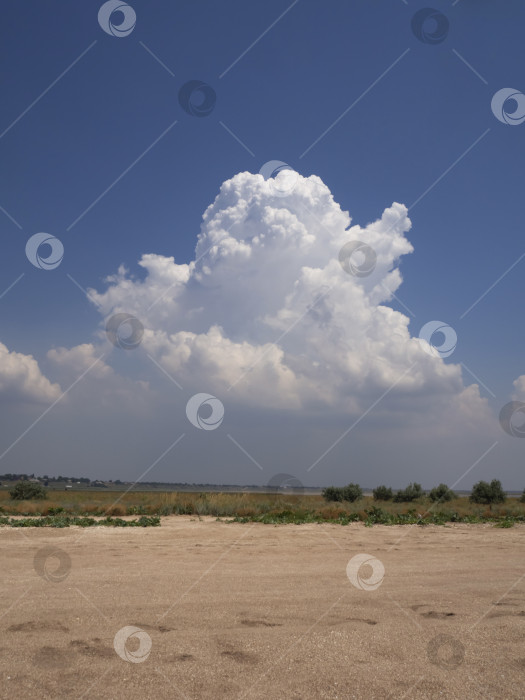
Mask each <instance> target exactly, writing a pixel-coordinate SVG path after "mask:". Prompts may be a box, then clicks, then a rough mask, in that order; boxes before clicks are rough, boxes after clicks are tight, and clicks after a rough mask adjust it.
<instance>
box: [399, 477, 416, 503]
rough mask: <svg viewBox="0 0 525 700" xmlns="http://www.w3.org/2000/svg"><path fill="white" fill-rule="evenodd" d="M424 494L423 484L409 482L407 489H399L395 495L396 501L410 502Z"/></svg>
mask: <svg viewBox="0 0 525 700" xmlns="http://www.w3.org/2000/svg"><path fill="white" fill-rule="evenodd" d="M422 495H423V489H422V488H421V484H417V483H415V482H414V483H413V484H409V485H408V486H407V487H406V489H402V490H401V491H398V492H397V493H396V495H395V496H394V502H395V503H410V501H415V500H416V498H421V496H422Z"/></svg>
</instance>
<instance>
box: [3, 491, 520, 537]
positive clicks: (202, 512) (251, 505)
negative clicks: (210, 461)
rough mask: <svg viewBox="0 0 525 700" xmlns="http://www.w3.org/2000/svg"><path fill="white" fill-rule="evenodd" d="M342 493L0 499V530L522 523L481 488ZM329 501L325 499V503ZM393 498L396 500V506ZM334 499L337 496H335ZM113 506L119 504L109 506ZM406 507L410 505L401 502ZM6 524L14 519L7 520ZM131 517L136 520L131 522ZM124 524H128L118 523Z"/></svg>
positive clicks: (516, 508) (511, 501)
mask: <svg viewBox="0 0 525 700" xmlns="http://www.w3.org/2000/svg"><path fill="white" fill-rule="evenodd" d="M355 486H356V485H353V487H352V488H350V489H348V488H347V487H344V489H343V496H344V497H346V498H343V499H342V500H332V499H331V496H333V495H334V493H335V495H337V496H338V494H339V492H338V491H337V490H336V491H335V492H332V491H329V492H328V493H327V494H325V497H324V498H323V496H321V495H311V494H308V495H306V494H296V493H290V492H288V491H282V492H278V493H275V494H270V493H246V492H245V493H217V492H201V493H198V492H194V493H189V492H164V493H162V492H161V493H158V492H157V493H152V492H151V491H145V492H138V491H133V492H129V493H125V494H121V495H119V496H118V497H117V496H116V494H115V493H110V492H100V493H96V492H87V491H80V490H79V491H74V490H68V491H60V492H58V491H57V492H52V493H51V492H49V493H48V495H47V497H46V498H44V499H37V500H17V499H12V498H10V495H9V493H8V492H6V491H2V492H0V524H4V525H12V526H13V527H46V526H47V527H53V526H54V527H68V526H69V525H78V526H80V527H91V526H95V525H106V526H112V527H147V526H155V525H159V524H160V516H168V515H191V516H195V517H199V516H213V517H215V518H220V519H230V518H233V521H235V522H261V523H269V524H279V523H297V524H299V523H327V522H328V523H339V524H341V525H346V524H348V523H352V522H362V523H364V524H365V525H374V524H383V525H398V524H418V525H428V524H439V525H441V524H446V523H492V524H494V525H497V526H499V527H511V526H512V525H513V524H514V523H521V522H525V500H524V499H523V497H522V498H519V497H512V496H507V497H504V500H503V501H501V494H500V493H499V491H498V490H497V489H495V486H497V484H485V485H484V486H483V488H482V489H481V490H480V489H477V490H476V491H475V492H474V494H473V495H474V499H473V498H472V497H468V496H465V497H458V496H457V495H456V494H454V493H453V492H452V491H450V489H447V487H446V486H444V485H440V486H439V487H436V489H435V490H433V491H431V492H429V493H428V494H425V493H423V492H422V491H420V490H419V489H418V488H417V486H418V485H417V484H416V485H411V488H409V487H407V489H404V490H402V491H401V492H400V493H399V492H398V494H395V493H393V492H392V490H391V489H389V488H387V487H382V488H381V489H379V490H378V491H377V492H374V496H371V495H364V494H363V493H362V492H360V490H358V489H357V488H355ZM327 496H328V497H330V498H327ZM396 496H397V498H396ZM338 497H339V496H338ZM116 499H118V502H116ZM401 499H411V500H401ZM8 516H18V517H15V518H12V519H10V518H9V517H8ZM130 516H131V517H133V516H137V518H136V519H135V518H133V519H131V518H130ZM124 517H127V518H128V519H126V520H122V518H124Z"/></svg>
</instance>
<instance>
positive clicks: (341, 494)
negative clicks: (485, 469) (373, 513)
mask: <svg viewBox="0 0 525 700" xmlns="http://www.w3.org/2000/svg"><path fill="white" fill-rule="evenodd" d="M424 495H425V493H424V491H423V489H422V487H421V484H418V483H416V482H414V483H411V484H409V485H408V486H407V487H406V488H404V489H400V490H399V491H396V493H394V491H393V490H392V489H391V488H390V486H384V485H382V486H377V487H376V488H375V489H374V490H373V496H374V500H375V501H394V503H410V502H412V501H416V500H417V499H419V498H422V497H423V496H424ZM362 496H363V490H362V489H361V487H360V486H359V484H348V486H339V487H338V486H329V487H328V488H326V489H324V490H323V498H324V499H325V500H326V501H350V502H354V501H357V500H359V499H360V498H362ZM428 496H429V498H430V500H431V501H432V502H433V503H444V502H446V501H451V500H452V499H454V498H456V494H455V493H454V491H452V489H450V488H449V487H448V486H447V485H446V484H439V486H435V487H434V488H433V489H431V490H430V491H429V493H428ZM505 498H506V496H505V492H504V491H503V488H502V486H501V481H499V480H498V479H493V480H492V481H491V482H490V484H489V483H487V482H486V481H478V483H477V484H474V486H473V488H472V492H471V494H470V500H471V501H472V503H484V504H487V505H490V504H492V503H504V502H505ZM520 501H521V502H522V503H525V490H524V491H523V494H522V496H521V498H520Z"/></svg>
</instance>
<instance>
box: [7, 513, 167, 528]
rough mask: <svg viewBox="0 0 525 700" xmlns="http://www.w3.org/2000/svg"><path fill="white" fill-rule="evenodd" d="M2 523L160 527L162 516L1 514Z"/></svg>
mask: <svg viewBox="0 0 525 700" xmlns="http://www.w3.org/2000/svg"><path fill="white" fill-rule="evenodd" d="M0 525H4V526H8V527H70V526H71V525H77V526H78V527H94V526H95V525H99V526H100V525H102V526H104V527H158V526H159V525H160V518H159V517H158V516H156V515H154V516H146V515H143V516H142V517H141V518H138V519H136V520H123V519H122V518H112V517H107V518H99V519H97V518H89V517H80V516H71V515H41V516H38V517H33V518H13V517H11V518H9V517H7V516H0Z"/></svg>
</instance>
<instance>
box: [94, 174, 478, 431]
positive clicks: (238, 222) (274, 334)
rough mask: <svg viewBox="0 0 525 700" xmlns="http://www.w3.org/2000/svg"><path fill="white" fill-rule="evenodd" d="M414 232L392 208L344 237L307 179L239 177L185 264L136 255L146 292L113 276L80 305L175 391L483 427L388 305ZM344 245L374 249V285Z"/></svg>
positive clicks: (459, 385) (324, 193)
mask: <svg viewBox="0 0 525 700" xmlns="http://www.w3.org/2000/svg"><path fill="white" fill-rule="evenodd" d="M285 172H286V171H285ZM285 172H283V173H281V174H280V175H278V176H277V177H278V178H281V177H287V175H286V174H285ZM410 228H411V222H410V219H409V218H408V215H407V209H406V207H405V206H404V205H403V204H398V203H393V204H392V205H391V206H390V207H388V208H387V209H385V211H384V212H383V214H382V215H381V217H380V218H378V219H377V220H376V221H373V222H371V223H369V224H367V225H366V226H363V227H362V226H359V225H352V222H351V219H350V215H349V214H348V212H346V211H343V210H342V209H341V207H340V206H339V205H338V204H337V203H336V202H335V201H334V199H333V196H332V194H331V192H330V190H329V189H328V187H327V186H326V185H325V184H324V183H323V182H322V181H321V179H320V178H318V177H317V176H314V175H312V176H310V177H307V178H306V177H302V176H298V177H297V182H296V185H295V188H294V189H293V191H292V192H291V193H290V194H289V195H287V196H277V195H276V194H275V189H274V187H273V183H272V181H271V180H265V179H264V178H263V177H262V176H261V175H253V174H250V173H246V172H245V173H240V174H238V175H236V176H235V177H233V178H232V179H230V180H228V181H226V182H225V183H223V185H222V187H221V189H220V192H219V194H218V196H217V197H216V199H215V201H214V202H213V204H211V205H210V206H209V207H208V209H207V210H206V212H205V213H204V216H203V223H202V227H201V232H200V234H199V236H198V239H197V246H196V254H195V260H194V261H192V262H190V263H189V264H178V263H176V262H175V260H174V258H173V257H165V256H162V255H156V254H153V253H149V254H145V255H143V256H142V258H141V260H140V261H139V265H140V266H141V267H142V268H143V269H144V270H145V272H146V276H145V278H144V279H140V280H137V279H134V278H133V276H131V275H130V273H129V272H128V271H127V270H126V269H125V268H123V267H121V268H120V269H119V271H118V273H117V274H116V275H114V276H112V277H110V278H108V280H107V281H108V287H107V289H106V290H105V291H103V292H98V291H96V290H90V292H89V295H90V299H91V300H92V301H93V303H94V304H96V306H97V307H98V309H99V310H100V312H101V314H102V315H103V317H104V318H107V317H108V316H109V315H111V314H113V313H116V312H125V313H130V314H133V315H135V316H137V318H139V320H140V321H141V322H142V324H143V325H144V327H145V333H144V337H143V341H142V346H143V349H145V350H146V352H147V353H148V354H150V355H151V357H153V358H154V359H155V361H156V362H158V363H159V364H160V365H161V366H162V367H163V368H164V369H165V370H166V371H167V372H169V373H171V374H172V375H173V376H174V377H175V378H176V379H177V380H178V381H179V382H180V383H181V384H183V385H184V386H185V387H198V388H200V390H206V391H210V392H214V393H215V394H216V395H217V396H222V397H223V399H224V400H229V401H232V402H237V403H240V404H243V405H250V404H252V405H257V406H263V407H268V408H279V409H282V408H285V409H289V410H294V411H301V410H308V411H314V412H315V411H323V412H326V411H327V410H329V411H330V410H332V411H335V412H337V413H338V414H341V413H348V414H349V415H357V414H359V413H361V412H362V411H364V410H366V409H367V408H368V407H369V406H370V404H371V403H372V402H373V401H375V400H376V399H377V398H378V397H379V396H381V395H382V394H383V393H385V392H388V394H389V395H390V398H393V397H397V398H398V399H399V400H401V401H403V402H404V405H403V411H409V410H410V405H412V406H413V410H414V412H415V413H417V414H420V412H421V410H427V411H430V412H431V413H432V414H433V415H434V416H435V415H439V414H440V413H441V414H442V415H443V418H444V420H445V422H446V423H447V424H452V423H457V422H458V421H461V420H462V419H463V418H464V420H465V421H466V422H467V423H468V424H472V425H475V424H478V425H479V423H480V421H484V420H488V415H489V414H488V408H487V405H486V401H485V400H484V399H482V398H480V395H479V391H478V387H477V386H476V385H472V386H469V387H465V386H464V384H463V380H462V376H461V368H460V366H459V365H454V364H451V363H445V362H444V361H443V360H442V359H441V358H440V357H436V356H432V355H431V354H429V353H428V352H425V349H424V347H423V344H422V343H421V342H420V341H419V340H418V339H417V338H415V337H412V336H411V334H410V332H409V329H408V325H409V319H408V317H407V316H405V315H404V314H402V313H400V312H399V311H395V310H393V309H392V308H391V307H390V306H388V305H387V304H388V302H389V301H391V299H392V295H393V293H395V292H396V291H397V290H398V288H399V286H400V285H401V283H402V276H401V272H400V269H399V264H400V259H401V258H402V256H404V255H407V254H409V253H411V252H412V251H413V247H412V244H411V243H410V241H409V240H408V239H407V237H406V234H407V232H408V231H409V230H410ZM351 241H360V242H362V243H364V244H366V245H367V246H369V247H370V248H371V249H372V250H373V252H374V256H375V261H376V264H375V268H374V269H373V271H372V273H371V274H369V275H366V276H361V277H360V276H355V275H352V274H349V273H348V272H346V271H345V270H344V269H343V267H342V266H341V264H340V262H339V259H338V256H339V252H340V250H341V248H342V247H343V246H344V245H345V244H347V243H349V242H351ZM355 263H356V264H357V265H359V264H360V261H359V253H356V259H355ZM427 320H429V319H424V321H427ZM421 325H422V323H421ZM445 416H446V418H445Z"/></svg>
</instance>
